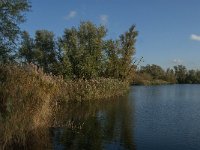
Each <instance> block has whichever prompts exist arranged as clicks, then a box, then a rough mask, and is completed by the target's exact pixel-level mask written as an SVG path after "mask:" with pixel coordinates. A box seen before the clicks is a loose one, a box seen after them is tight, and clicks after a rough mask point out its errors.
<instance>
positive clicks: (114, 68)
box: [104, 40, 120, 79]
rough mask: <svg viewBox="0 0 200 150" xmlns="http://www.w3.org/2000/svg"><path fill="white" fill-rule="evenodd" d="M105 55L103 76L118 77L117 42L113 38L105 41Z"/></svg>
mask: <svg viewBox="0 0 200 150" xmlns="http://www.w3.org/2000/svg"><path fill="white" fill-rule="evenodd" d="M105 55H106V56H105V72H104V76H105V77H112V78H117V79H118V78H119V73H120V70H119V69H120V68H119V65H120V59H119V43H118V42H117V41H113V40H108V41H106V42H105Z"/></svg>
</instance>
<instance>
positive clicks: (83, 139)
mask: <svg viewBox="0 0 200 150" xmlns="http://www.w3.org/2000/svg"><path fill="white" fill-rule="evenodd" d="M131 102H132V101H130V100H129V99H128V98H127V97H124V98H120V99H117V100H114V101H111V102H106V103H96V104H82V105H76V106H73V107H69V108H72V109H70V110H69V109H68V111H67V112H66V113H64V114H65V115H64V116H65V119H64V118H62V121H63V120H65V121H67V122H70V123H68V124H66V122H65V123H64V124H65V125H67V126H65V127H62V128H57V129H56V130H54V132H55V133H57V135H56V136H54V143H56V144H55V147H58V146H61V147H64V148H66V149H95V150H98V149H99V150H100V149H103V148H106V147H108V146H109V147H112V146H113V147H115V148H116V145H120V148H124V149H131V150H133V149H135V145H134V139H133V119H134V118H133V105H132V104H131ZM65 110H67V109H65ZM61 124H62V123H61ZM108 143H109V144H108Z"/></svg>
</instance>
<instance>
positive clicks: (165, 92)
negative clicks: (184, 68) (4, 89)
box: [36, 85, 200, 150]
mask: <svg viewBox="0 0 200 150" xmlns="http://www.w3.org/2000/svg"><path fill="white" fill-rule="evenodd" d="M55 126H59V127H55V128H51V129H50V132H49V133H48V135H50V136H49V137H50V138H49V139H48V138H47V139H48V140H47V142H46V143H48V142H49V144H50V145H51V146H50V147H49V149H57V150H63V149H73V150H81V149H86V150H101V149H109V150H118V149H119V150H124V149H127V150H134V149H136V150H199V149H200V85H167V86H148V87H145V86H135V87H131V90H130V93H129V95H127V96H125V97H121V98H119V99H115V100H112V101H109V102H108V101H105V102H101V103H95V104H94V103H93V104H77V105H74V106H73V107H72V106H68V108H65V111H63V112H62V113H61V114H58V116H57V118H56V120H55ZM48 131H49V130H48ZM41 141H42V140H41ZM36 145H37V144H36Z"/></svg>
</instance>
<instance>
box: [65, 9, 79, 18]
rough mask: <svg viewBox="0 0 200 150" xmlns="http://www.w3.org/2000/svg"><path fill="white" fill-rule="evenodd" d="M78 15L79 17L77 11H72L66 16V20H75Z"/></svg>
mask: <svg viewBox="0 0 200 150" xmlns="http://www.w3.org/2000/svg"><path fill="white" fill-rule="evenodd" d="M76 15H77V12H76V11H74V10H72V11H70V12H69V13H68V15H67V16H65V18H64V19H65V20H70V19H72V18H74V17H76Z"/></svg>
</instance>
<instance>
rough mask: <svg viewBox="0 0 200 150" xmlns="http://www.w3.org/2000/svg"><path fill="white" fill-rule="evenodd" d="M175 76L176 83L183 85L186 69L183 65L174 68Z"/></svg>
mask: <svg viewBox="0 0 200 150" xmlns="http://www.w3.org/2000/svg"><path fill="white" fill-rule="evenodd" d="M174 70H175V75H176V79H177V82H178V83H185V79H186V74H187V69H186V67H185V66H183V65H178V66H174Z"/></svg>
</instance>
